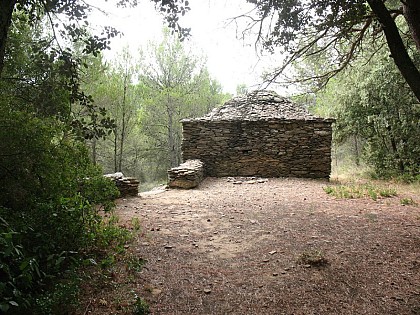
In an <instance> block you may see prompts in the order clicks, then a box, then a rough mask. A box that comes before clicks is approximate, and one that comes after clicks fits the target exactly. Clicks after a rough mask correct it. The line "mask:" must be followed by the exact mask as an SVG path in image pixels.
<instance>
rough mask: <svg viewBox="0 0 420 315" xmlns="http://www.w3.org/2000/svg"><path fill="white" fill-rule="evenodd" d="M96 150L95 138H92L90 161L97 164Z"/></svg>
mask: <svg viewBox="0 0 420 315" xmlns="http://www.w3.org/2000/svg"><path fill="white" fill-rule="evenodd" d="M97 155H98V154H97V152H96V138H93V139H92V163H93V164H94V165H96V164H97Z"/></svg>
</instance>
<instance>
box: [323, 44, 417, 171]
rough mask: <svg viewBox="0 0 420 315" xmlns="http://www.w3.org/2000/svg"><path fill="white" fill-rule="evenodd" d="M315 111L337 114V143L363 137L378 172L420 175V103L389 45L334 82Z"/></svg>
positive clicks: (368, 157)
mask: <svg viewBox="0 0 420 315" xmlns="http://www.w3.org/2000/svg"><path fill="white" fill-rule="evenodd" d="M366 63H368V66H367V65H366ZM316 110H317V111H318V113H319V112H321V113H325V114H326V115H333V116H335V117H336V118H337V122H336V124H335V126H334V128H335V129H334V141H335V142H336V143H338V144H340V143H343V142H345V141H347V140H348V139H356V140H357V141H358V143H359V147H361V149H360V151H361V152H362V154H363V155H362V158H363V159H364V161H366V162H367V163H368V164H369V165H371V166H373V168H374V173H375V175H376V176H378V177H384V178H387V177H394V176H399V175H403V174H409V175H410V176H416V174H419V172H420V144H419V142H418V137H419V136H420V124H419V121H420V107H419V106H418V103H417V101H416V98H415V97H414V95H413V94H412V93H411V92H410V89H409V88H408V87H407V85H406V84H405V82H404V80H403V79H402V78H401V76H400V75H399V73H398V70H397V68H396V67H395V65H393V64H392V63H390V62H389V57H388V55H387V54H386V51H385V50H384V49H382V50H380V51H378V52H377V53H376V55H375V57H374V58H371V59H369V60H361V62H360V63H359V64H357V66H355V67H354V68H353V69H352V70H351V71H347V72H345V73H343V74H342V75H339V76H338V77H336V78H335V79H334V80H332V81H330V83H329V84H328V85H327V88H326V89H325V90H324V91H323V92H322V93H318V95H317V104H316Z"/></svg>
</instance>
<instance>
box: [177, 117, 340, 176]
mask: <svg viewBox="0 0 420 315" xmlns="http://www.w3.org/2000/svg"><path fill="white" fill-rule="evenodd" d="M333 121H334V120H333V119H322V118H313V119H308V120H300V119H296V120H294V119H264V120H256V121H253V120H215V121H212V120H206V119H195V120H183V122H182V124H183V141H182V153H183V159H184V160H189V159H199V160H201V161H203V162H204V165H205V167H204V172H205V175H206V176H215V177H223V176H262V177H309V178H328V177H329V176H330V173H331V140H332V139H331V138H332V130H331V124H332V122H333Z"/></svg>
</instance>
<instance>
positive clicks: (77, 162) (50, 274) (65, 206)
mask: <svg viewBox="0 0 420 315" xmlns="http://www.w3.org/2000/svg"><path fill="white" fill-rule="evenodd" d="M0 105H1V104H0ZM0 109H1V108H0ZM0 125H2V129H0V169H2V171H3V173H2V174H3V175H2V176H1V177H0V189H1V191H2V194H1V195H0V220H1V221H0V246H1V247H0V279H1V280H0V310H1V311H2V312H9V313H13V314H19V312H22V313H27V311H25V309H27V308H28V307H31V311H32V312H35V310H34V308H33V307H34V305H35V304H36V302H35V301H36V299H37V297H38V296H44V297H45V296H47V295H48V294H47V293H46V291H48V290H50V293H51V294H53V292H58V291H60V290H61V291H63V290H64V289H65V288H64V287H62V288H61V289H60V290H58V289H57V287H54V286H53V285H52V284H53V283H57V282H59V281H58V278H60V277H62V275H63V273H64V272H65V271H68V270H72V268H73V266H74V265H75V263H76V262H77V261H78V260H79V256H80V250H81V249H83V248H86V247H87V246H89V245H90V244H92V243H93V242H95V240H96V239H97V237H96V236H95V235H96V234H97V233H100V232H101V228H100V225H101V221H102V219H101V217H100V216H99V215H98V210H99V209H100V208H101V207H102V208H103V209H105V210H110V209H111V208H112V206H113V200H114V198H115V197H116V196H118V191H117V189H116V187H115V185H114V184H113V183H112V182H111V181H110V180H108V179H106V178H104V177H103V176H102V173H101V171H100V169H98V168H97V167H95V166H93V165H92V163H91V162H90V160H89V155H88V151H87V149H86V147H85V145H84V144H83V143H81V142H78V141H75V140H73V139H71V137H69V135H68V134H67V133H66V129H65V128H63V127H62V125H61V124H60V123H58V122H57V121H56V120H54V119H46V118H44V119H42V120H41V119H39V118H37V117H35V116H34V115H32V114H28V113H24V112H19V111H13V110H10V109H9V110H5V111H3V112H2V115H1V117H0ZM57 290H58V291H57ZM66 290H67V289H66ZM66 290H64V291H66ZM61 299H62V298H61V297H59V296H55V297H53V295H50V298H48V299H47V300H45V301H44V302H43V303H42V305H44V306H45V307H47V306H46V305H47V304H48V308H49V309H54V306H53V305H52V304H51V303H53V302H54V301H57V303H60V302H59V301H60V300H61ZM47 302H48V303H47ZM50 302H51V303H50ZM40 314H43V312H42V311H40Z"/></svg>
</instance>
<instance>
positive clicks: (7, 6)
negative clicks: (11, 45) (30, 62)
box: [0, 0, 16, 77]
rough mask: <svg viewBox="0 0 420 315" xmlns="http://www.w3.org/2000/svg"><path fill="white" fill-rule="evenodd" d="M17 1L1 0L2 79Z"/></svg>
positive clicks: (0, 56)
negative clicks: (8, 38) (8, 36)
mask: <svg viewBox="0 0 420 315" xmlns="http://www.w3.org/2000/svg"><path fill="white" fill-rule="evenodd" d="M15 4H16V0H0V77H1V74H2V73H3V68H4V56H5V53H6V43H7V34H8V32H9V28H10V24H11V23H12V13H13V9H14V8H15Z"/></svg>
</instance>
